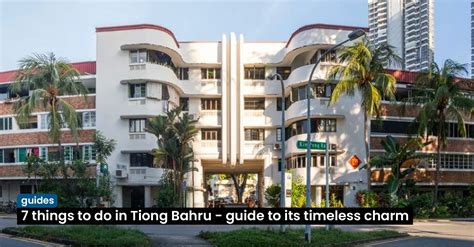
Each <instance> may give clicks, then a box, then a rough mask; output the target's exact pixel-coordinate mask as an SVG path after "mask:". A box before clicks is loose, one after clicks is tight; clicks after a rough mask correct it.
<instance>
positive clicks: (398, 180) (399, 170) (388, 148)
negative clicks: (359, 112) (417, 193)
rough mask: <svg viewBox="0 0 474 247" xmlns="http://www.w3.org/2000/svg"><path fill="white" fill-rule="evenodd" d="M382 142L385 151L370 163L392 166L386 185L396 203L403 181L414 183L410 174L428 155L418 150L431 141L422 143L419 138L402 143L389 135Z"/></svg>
mask: <svg viewBox="0 0 474 247" xmlns="http://www.w3.org/2000/svg"><path fill="white" fill-rule="evenodd" d="M381 144H382V147H383V149H384V150H385V153H384V154H381V155H377V156H375V157H373V158H372V159H371V160H370V164H371V166H372V167H377V168H382V169H383V168H384V167H386V166H390V168H391V170H390V171H391V173H390V175H389V176H388V178H387V185H386V186H387V192H388V194H389V195H390V203H391V204H392V205H396V204H397V203H398V196H399V193H400V188H401V187H402V185H403V183H414V181H413V180H412V179H410V178H409V175H410V174H412V173H413V172H414V171H415V170H416V169H417V167H418V165H419V164H420V163H421V162H422V161H423V159H424V158H426V157H427V155H426V154H423V153H417V152H416V151H417V150H419V149H421V148H423V147H425V146H426V145H428V144H429V143H421V142H420V141H419V140H418V139H410V140H409V141H408V142H406V143H405V144H403V145H400V144H399V143H398V142H397V140H396V139H395V138H393V137H392V136H387V137H385V139H383V140H382V141H381ZM410 180H411V181H410Z"/></svg>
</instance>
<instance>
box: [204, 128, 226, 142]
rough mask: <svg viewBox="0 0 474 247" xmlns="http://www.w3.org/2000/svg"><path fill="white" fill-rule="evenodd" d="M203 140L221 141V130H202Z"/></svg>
mask: <svg viewBox="0 0 474 247" xmlns="http://www.w3.org/2000/svg"><path fill="white" fill-rule="evenodd" d="M201 140H206V141H220V140H221V129H201Z"/></svg>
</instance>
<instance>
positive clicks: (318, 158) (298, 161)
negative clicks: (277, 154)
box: [286, 154, 337, 169]
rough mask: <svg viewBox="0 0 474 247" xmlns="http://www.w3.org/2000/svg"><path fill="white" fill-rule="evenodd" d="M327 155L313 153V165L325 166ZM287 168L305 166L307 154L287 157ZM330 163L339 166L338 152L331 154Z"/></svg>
mask: <svg viewBox="0 0 474 247" xmlns="http://www.w3.org/2000/svg"><path fill="white" fill-rule="evenodd" d="M325 159H326V156H325V155H324V154H311V166H312V167H317V166H319V167H325V166H326V163H325ZM286 162H287V168H288V169H293V168H305V167H306V155H305V154H299V155H296V156H293V157H290V158H287V159H286ZM329 162H330V163H329V165H330V166H337V156H336V154H329Z"/></svg>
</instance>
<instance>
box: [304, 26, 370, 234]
mask: <svg viewBox="0 0 474 247" xmlns="http://www.w3.org/2000/svg"><path fill="white" fill-rule="evenodd" d="M363 35H365V32H364V31H363V30H361V29H357V30H354V31H352V32H351V33H349V35H347V39H346V40H344V41H342V42H341V43H339V44H336V45H334V46H333V47H331V48H330V49H327V50H326V51H325V52H324V53H323V54H321V56H320V57H319V58H318V60H316V63H315V64H314V66H313V69H311V73H310V74H309V79H308V85H307V87H306V104H307V109H306V207H307V208H310V207H311V114H310V111H311V108H310V106H311V105H310V102H311V99H310V95H311V79H312V78H313V74H314V71H315V70H316V68H317V67H318V64H319V63H320V62H321V59H322V58H323V57H325V56H326V55H327V54H329V53H330V52H332V51H334V50H335V49H337V48H338V47H340V46H342V45H343V44H345V43H347V42H349V41H352V40H355V39H357V38H359V37H361V36H363ZM304 236H305V240H306V241H307V242H308V243H310V242H311V225H306V226H305V231H304Z"/></svg>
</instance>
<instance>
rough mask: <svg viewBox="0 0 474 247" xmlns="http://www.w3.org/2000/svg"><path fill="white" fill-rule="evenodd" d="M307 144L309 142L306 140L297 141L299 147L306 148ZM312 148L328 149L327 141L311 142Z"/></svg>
mask: <svg viewBox="0 0 474 247" xmlns="http://www.w3.org/2000/svg"><path fill="white" fill-rule="evenodd" d="M306 144H307V142H306V141H297V142H296V147H297V148H299V149H306V147H307V145H306ZM311 149H317V150H326V143H325V142H311Z"/></svg>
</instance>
